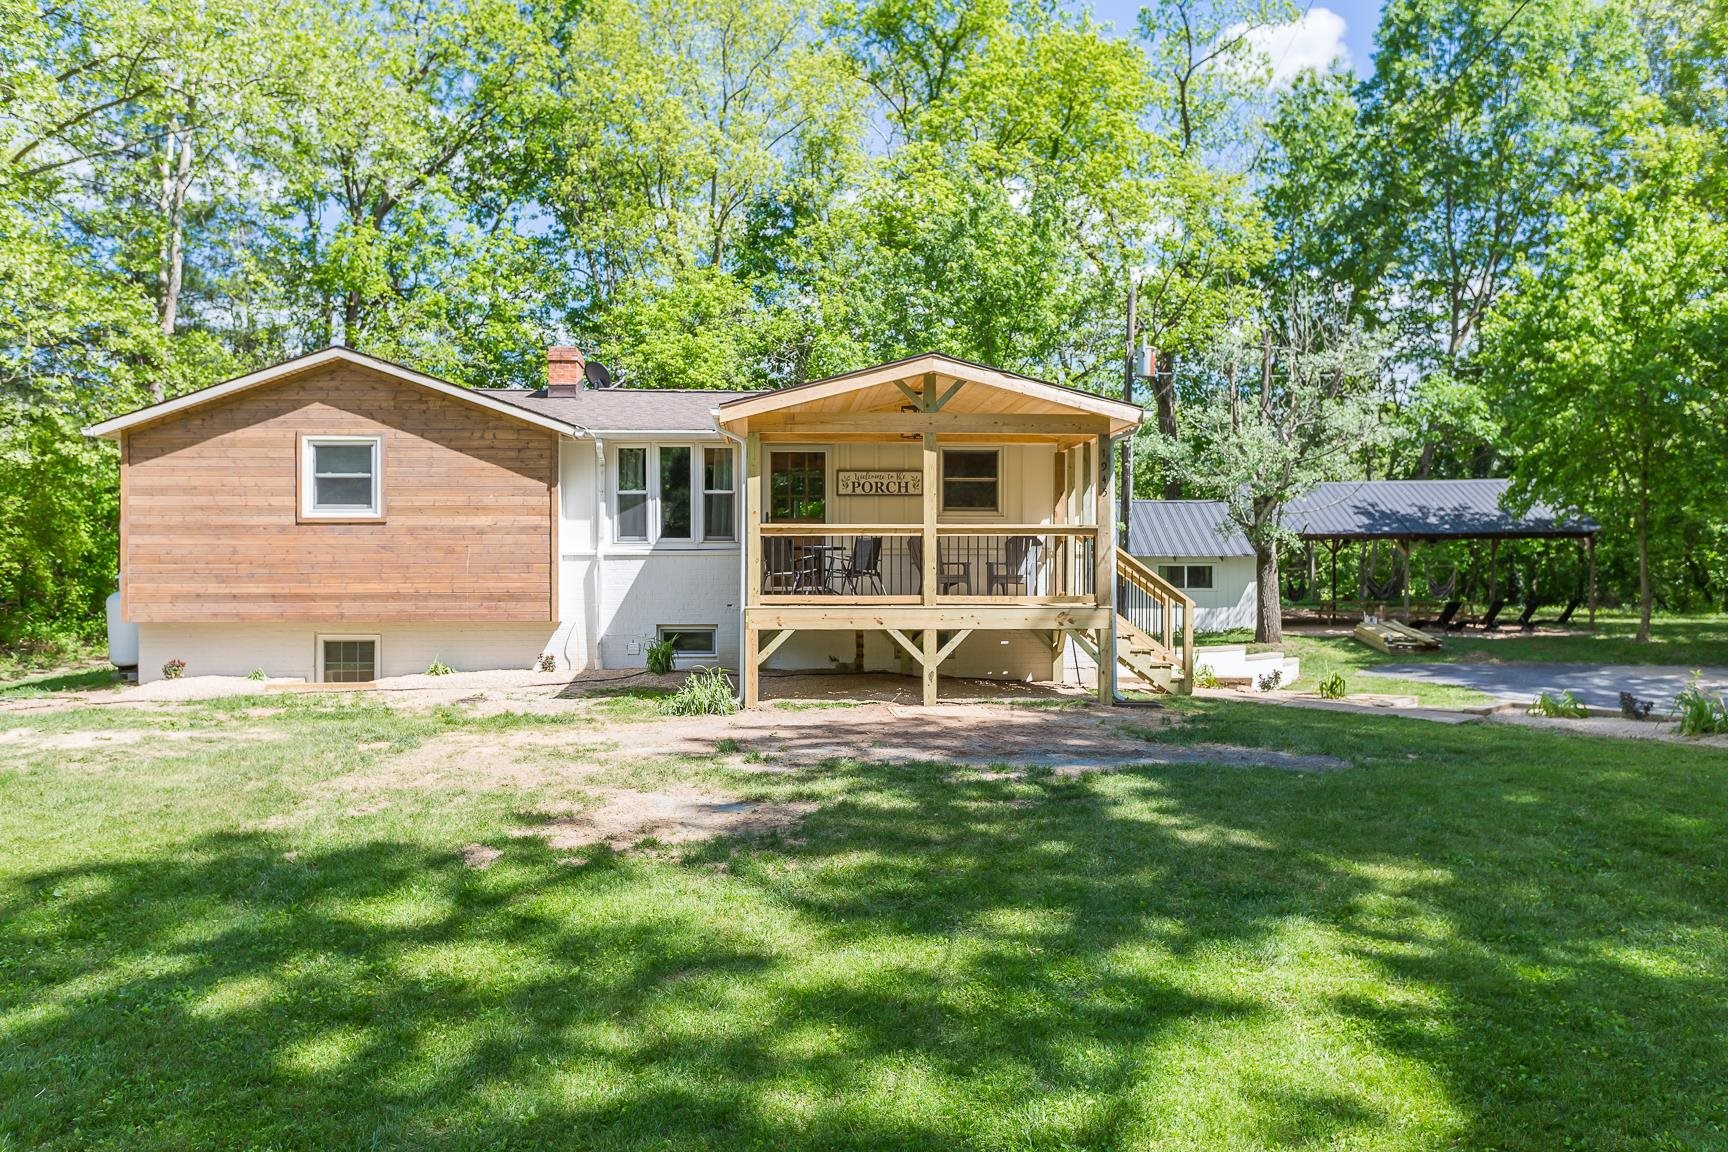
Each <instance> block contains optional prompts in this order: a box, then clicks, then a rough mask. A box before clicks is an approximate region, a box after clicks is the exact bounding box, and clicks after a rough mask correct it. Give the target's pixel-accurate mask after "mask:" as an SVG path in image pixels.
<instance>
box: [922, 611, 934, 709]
mask: <svg viewBox="0 0 1728 1152" xmlns="http://www.w3.org/2000/svg"><path fill="white" fill-rule="evenodd" d="M922 640H923V647H924V661H923V662H924V707H926V708H928V707H930V706H931V705H933V704H935V703H936V629H934V628H926V629H924V635H923V637H922Z"/></svg>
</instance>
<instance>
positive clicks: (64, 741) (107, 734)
mask: <svg viewBox="0 0 1728 1152" xmlns="http://www.w3.org/2000/svg"><path fill="white" fill-rule="evenodd" d="M286 738H287V735H286V734H285V733H282V732H274V731H271V730H270V729H268V728H241V729H235V730H227V731H219V732H218V731H188V730H185V729H174V728H168V729H163V728H95V729H90V730H88V731H82V732H38V731H36V730H35V729H32V728H12V729H8V730H7V731H5V732H0V747H13V748H22V749H25V750H27V751H32V752H34V751H54V752H83V751H89V750H91V749H101V748H124V747H127V746H129V745H135V744H141V743H144V742H145V741H152V742H154V741H163V742H168V743H175V744H184V743H191V742H208V743H212V744H231V743H254V742H257V741H261V740H283V739H286Z"/></svg>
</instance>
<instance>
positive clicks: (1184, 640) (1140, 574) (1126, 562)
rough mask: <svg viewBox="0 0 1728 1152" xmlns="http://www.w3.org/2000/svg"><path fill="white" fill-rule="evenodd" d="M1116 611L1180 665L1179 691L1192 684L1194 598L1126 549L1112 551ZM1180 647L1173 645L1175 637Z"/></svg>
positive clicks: (1186, 690)
mask: <svg viewBox="0 0 1728 1152" xmlns="http://www.w3.org/2000/svg"><path fill="white" fill-rule="evenodd" d="M1116 614H1117V615H1118V616H1120V617H1122V618H1123V619H1124V620H1126V621H1127V622H1128V623H1129V624H1132V625H1133V626H1134V627H1135V628H1136V629H1138V630H1139V631H1140V632H1142V633H1143V634H1144V635H1145V637H1146V639H1147V640H1148V641H1150V643H1151V644H1153V645H1154V646H1155V647H1157V648H1159V649H1161V652H1160V655H1161V656H1162V657H1163V658H1164V659H1166V660H1168V661H1169V662H1170V663H1171V664H1172V665H1176V664H1180V665H1181V666H1182V690H1183V691H1184V692H1189V691H1192V690H1193V687H1194V601H1193V599H1192V598H1191V597H1190V596H1189V595H1188V594H1187V593H1186V592H1183V591H1182V590H1181V589H1180V588H1177V587H1176V586H1175V585H1173V584H1171V583H1170V582H1169V581H1167V580H1165V579H1164V578H1163V577H1162V576H1160V575H1158V573H1156V572H1154V571H1153V570H1152V569H1150V568H1148V567H1147V566H1146V565H1144V564H1142V563H1140V561H1138V560H1136V559H1135V558H1134V557H1132V556H1130V555H1129V554H1128V553H1127V552H1125V551H1123V550H1121V549H1118V550H1117V552H1116ZM1178 636H1180V637H1181V646H1180V647H1178V646H1177V637H1178Z"/></svg>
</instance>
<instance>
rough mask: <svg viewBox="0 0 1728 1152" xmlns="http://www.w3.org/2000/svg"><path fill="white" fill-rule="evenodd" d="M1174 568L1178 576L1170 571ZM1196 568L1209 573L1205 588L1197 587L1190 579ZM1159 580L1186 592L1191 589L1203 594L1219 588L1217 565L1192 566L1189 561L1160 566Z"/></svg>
mask: <svg viewBox="0 0 1728 1152" xmlns="http://www.w3.org/2000/svg"><path fill="white" fill-rule="evenodd" d="M1172 568H1174V569H1176V570H1177V572H1176V574H1172V573H1171V572H1170V571H1169V570H1170V569H1172ZM1196 568H1204V569H1205V570H1206V572H1207V575H1208V577H1209V579H1208V580H1207V582H1206V584H1205V585H1204V586H1202V585H1197V584H1195V583H1194V582H1193V581H1192V580H1191V579H1190V576H1191V575H1192V573H1193V571H1194V569H1196ZM1158 578H1159V579H1161V580H1163V581H1164V582H1165V583H1167V584H1169V585H1170V586H1171V587H1172V588H1180V589H1182V590H1183V591H1184V592H1186V591H1187V590H1188V589H1190V588H1198V589H1199V590H1200V591H1202V592H1210V591H1212V590H1213V589H1214V588H1216V587H1218V566H1217V565H1216V564H1190V563H1188V562H1187V561H1180V562H1173V563H1169V564H1160V565H1158Z"/></svg>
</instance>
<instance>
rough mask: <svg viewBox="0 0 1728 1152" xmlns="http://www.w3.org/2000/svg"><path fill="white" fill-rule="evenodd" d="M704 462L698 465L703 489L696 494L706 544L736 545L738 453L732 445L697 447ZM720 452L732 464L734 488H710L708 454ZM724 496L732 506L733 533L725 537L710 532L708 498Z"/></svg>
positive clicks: (698, 473)
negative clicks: (699, 504)
mask: <svg viewBox="0 0 1728 1152" xmlns="http://www.w3.org/2000/svg"><path fill="white" fill-rule="evenodd" d="M696 451H697V452H699V453H701V456H702V460H701V462H700V463H698V464H697V465H696V475H697V477H698V478H699V479H700V480H701V481H702V484H701V489H700V491H699V492H697V493H696V495H698V496H699V497H700V498H701V504H702V509H701V518H702V536H701V540H702V542H703V543H704V544H736V543H737V542H738V453H737V450H736V449H734V448H733V447H732V445H730V444H703V445H700V446H698V447H697V449H696ZM710 452H719V453H720V454H721V455H723V456H725V457H726V460H727V462H728V463H730V464H731V474H732V487H730V488H710V487H708V453H710ZM710 496H724V497H726V502H727V503H728V504H730V505H731V506H732V531H731V532H729V533H727V534H726V535H724V536H715V535H713V534H711V533H710V532H709V530H708V497H710Z"/></svg>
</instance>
